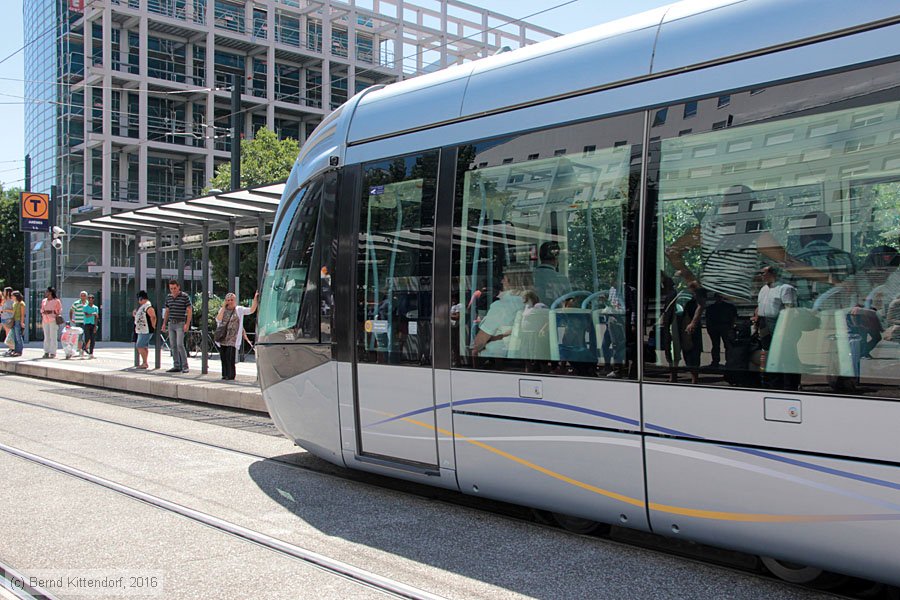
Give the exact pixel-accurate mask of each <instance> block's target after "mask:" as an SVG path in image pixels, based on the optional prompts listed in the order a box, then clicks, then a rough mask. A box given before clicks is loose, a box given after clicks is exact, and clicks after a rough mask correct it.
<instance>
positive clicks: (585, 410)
mask: <svg viewBox="0 0 900 600" xmlns="http://www.w3.org/2000/svg"><path fill="white" fill-rule="evenodd" d="M486 403H509V404H533V405H536V406H549V407H552V408H559V409H562V410H569V411H574V412H579V413H583V414H587V415H592V416H595V417H601V418H604V419H610V420H612V421H618V422H620V423H625V424H628V425H634V426H636V427H637V426H639V425H640V423H639V422H638V421H636V420H634V419H629V418H627V417H621V416H619V415H614V414H612V413H607V412H602V411H599V410H591V409H589V408H583V407H580V406H573V405H571V404H563V403H561V402H552V401H550V400H534V399H530V398H512V397H498V398H469V399H467V400H459V401H457V402H446V403H444V404H438V405H435V406H433V407H431V406H428V407H426V408H420V409H417V410H414V411H410V412H408V413H404V414H402V415H397V416H395V417H390V418H388V419H383V420H381V421H377V422H375V423H370V424H369V425H366V427H374V426H376V425H382V424H384V423H389V422H391V421H397V420H400V419H405V418H407V417H412V416H415V415H420V414H422V413H426V412H430V411H432V410H441V409H444V408H449V407H451V406H453V407H457V406H466V405H471V404H486ZM645 427H646V428H647V429H648V430H652V431H656V432H658V433H663V434H666V435H676V436H679V437H684V438H688V439H692V440H703V441H705V440H706V438H704V437H701V436H697V435H693V434H690V433H687V432H685V431H679V430H677V429H671V428H669V427H663V426H661V425H654V424H652V423H646V424H645ZM717 445H718V446H719V447H720V448H724V449H726V450H731V451H733V452H740V453H743V454H750V455H752V456H756V457H759V458H764V459H767V460H773V461H776V462H780V463H784V464H788V465H793V466H795V467H802V468H805V469H810V470H813V471H818V472H820V473H825V474H828V475H834V476H836V477H843V478H845V479H853V480H855V481H860V482H862V483H869V484H872V485H877V486H881V487H886V488H888V489H892V490H900V483H895V482H893V481H885V480H883V479H877V478H874V477H868V476H866V475H859V474H857V473H851V472H850V471H842V470H840V469H833V468H831V467H823V466H821V465H817V464H814V463H810V462H806V461H802V460H797V459H795V458H787V457H784V456H779V455H777V454H773V453H771V452H766V451H764V450H755V449H752V448H741V447H739V446H732V445H729V444H717Z"/></svg>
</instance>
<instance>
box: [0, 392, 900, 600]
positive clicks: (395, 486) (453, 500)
mask: <svg viewBox="0 0 900 600" xmlns="http://www.w3.org/2000/svg"><path fill="white" fill-rule="evenodd" d="M76 389H79V390H80V388H76ZM47 391H52V392H53V393H56V394H63V395H66V391H67V390H66V389H64V388H63V389H57V388H53V389H52V390H49V389H48V390H47ZM97 392H98V391H97V390H91V393H90V395H83V396H82V395H81V394H69V395H74V396H75V397H80V398H84V399H91V400H99V401H101V402H105V403H109V404H115V405H119V406H127V407H129V408H133V409H138V410H141V409H142V405H143V410H150V411H152V412H165V413H166V414H171V415H174V416H180V417H182V418H188V419H192V420H199V421H204V422H210V421H213V422H215V421H216V420H219V421H223V422H229V421H230V422H232V426H234V422H237V424H238V427H237V428H243V427H241V426H240V424H241V423H244V424H246V425H247V426H250V427H252V428H253V429H256V430H258V429H260V428H261V424H260V417H258V416H256V415H249V414H246V413H241V412H238V411H230V410H227V409H220V408H206V407H203V406H199V405H194V404H185V403H183V402H175V401H169V400H161V399H155V398H154V399H147V398H143V397H140V396H135V395H132V394H127V393H122V392H106V393H105V394H103V397H102V398H100V397H98V395H97ZM111 400H112V401H111ZM116 400H121V403H120V402H117V401H116ZM0 401H6V402H11V403H16V404H20V405H25V406H30V407H33V408H38V409H43V410H47V411H52V412H56V413H60V414H65V415H68V416H73V417H78V418H82V419H87V420H91V421H95V422H100V423H104V424H109V425H114V426H118V427H124V428H127V429H131V430H134V431H139V432H142V433H147V434H151V435H156V436H161V437H165V438H168V439H172V440H178V441H181V442H186V443H190V444H195V445H199V446H203V447H206V448H211V449H214V450H218V451H221V452H227V453H232V454H237V455H241V456H245V457H249V458H253V459H258V460H265V461H268V462H269V463H275V464H277V465H279V466H281V467H284V468H288V469H296V470H300V471H303V472H306V473H315V474H317V475H320V476H325V477H333V478H336V479H341V480H351V481H354V482H356V483H360V484H364V485H370V486H375V487H378V488H382V489H391V490H394V491H399V492H402V493H407V494H412V495H415V496H419V497H423V498H427V499H429V500H431V501H438V502H445V503H448V504H452V505H455V506H465V507H467V508H472V509H475V510H479V511H485V512H489V513H492V514H495V515H499V516H502V517H504V518H508V519H513V520H516V521H525V522H528V523H530V524H532V525H534V526H537V527H549V528H553V529H560V528H566V529H568V530H569V532H570V534H572V535H581V536H589V537H596V538H601V539H603V540H604V541H605V542H608V543H614V544H623V545H626V546H637V547H641V548H645V549H651V550H655V551H658V552H662V553H666V554H671V555H676V556H679V557H681V558H686V559H689V560H693V561H696V562H700V563H704V564H715V565H717V566H718V567H721V568H726V569H730V570H734V571H737V572H740V573H743V574H750V575H753V576H756V577H760V578H762V579H766V580H771V579H773V577H771V576H770V575H768V574H767V573H765V572H764V570H763V569H762V567H761V565H760V563H759V559H758V558H757V557H755V556H752V555H747V554H743V553H740V552H733V551H728V550H723V549H720V548H713V547H708V546H703V545H699V544H695V543H691V542H679V541H677V540H672V539H670V538H665V537H662V536H658V535H655V534H649V533H644V532H638V531H635V530H631V529H625V528H620V527H615V526H609V527H599V528H598V527H590V526H589V522H588V523H585V522H583V521H581V520H573V521H572V522H563V523H562V525H560V522H559V520H558V519H556V518H555V517H554V516H553V515H552V514H550V513H546V512H543V511H535V510H531V509H528V508H525V507H522V506H518V505H514V504H508V503H504V502H497V501H492V500H487V499H484V498H476V497H473V496H468V495H465V494H462V493H459V492H452V491H448V490H443V489H439V488H433V487H429V486H422V485H418V484H415V483H410V482H405V481H401V480H396V479H392V478H387V477H382V476H379V475H374V474H370V473H364V472H360V471H351V470H344V469H340V468H338V467H334V466H333V465H331V464H329V463H327V462H325V461H322V460H320V459H317V458H314V457H311V456H308V455H304V457H305V458H309V459H310V460H307V461H306V464H300V463H298V462H296V461H295V460H290V459H285V458H282V457H271V456H267V455H264V454H260V453H256V452H251V451H247V450H242V449H237V448H233V447H229V446H225V445H221V444H215V443H211V442H208V441H204V440H198V439H194V438H191V437H188V436H184V435H179V434H174V433H170V432H166V431H160V430H158V429H153V428H148V427H142V426H138V425H132V424H129V423H122V422H120V421H116V420H113V419H108V418H104V417H98V416H95V415H90V414H85V413H82V412H79V411H76V410H70V409H64V408H59V407H55V406H48V405H46V404H43V403H40V402H33V401H29V400H22V399H18V398H12V397H10V396H6V395H0ZM161 402H162V404H161ZM167 408H172V409H173V410H171V411H166V410H164V409H167ZM229 414H231V415H232V416H231V417H228V415H229ZM223 415H224V416H223ZM224 426H229V425H224ZM271 428H272V429H273V430H274V426H271ZM257 433H262V432H260V431H257ZM0 451H4V452H7V453H10V454H16V453H17V452H18V453H21V454H16V455H17V456H19V457H20V458H23V459H26V460H32V458H31V457H26V456H23V455H22V454H25V455H27V454H29V453H27V452H25V451H23V450H18V449H12V448H11V447H7V446H4V445H3V444H0ZM34 459H35V460H33V462H40V461H47V462H48V463H54V461H49V459H43V458H42V457H36V456H35V457H34ZM40 464H43V463H40ZM44 466H46V467H48V468H53V469H55V470H58V471H61V472H65V473H67V474H69V475H72V476H74V477H78V478H80V479H84V480H87V481H91V479H89V478H95V479H96V480H97V481H91V482H92V483H95V484H97V485H102V486H104V487H108V486H113V487H110V488H109V489H114V490H115V491H118V492H120V493H123V494H124V495H126V496H131V497H133V498H136V499H140V500H143V501H145V502H149V503H150V504H153V505H155V506H158V507H159V508H162V509H164V510H172V511H173V512H177V511H178V510H185V511H188V514H185V515H183V516H187V517H188V518H194V517H196V519H195V520H198V521H199V522H204V521H202V520H201V519H204V518H209V519H211V520H212V523H205V522H204V523H205V524H209V525H210V526H212V527H215V528H217V529H220V530H222V531H225V532H228V533H233V534H234V535H237V536H238V537H242V538H244V539H247V540H248V541H254V542H255V543H260V544H261V545H263V546H265V547H267V548H270V549H272V550H273V551H278V552H282V551H283V550H285V549H287V550H288V552H287V554H288V555H290V556H293V557H294V558H298V559H300V560H304V561H305V562H309V563H310V564H316V565H317V563H316V560H318V558H319V557H320V556H321V555H317V554H316V553H314V552H311V551H307V550H304V549H302V548H299V547H296V546H293V545H291V544H286V543H285V542H280V541H279V540H275V539H274V538H269V540H268V541H271V543H272V545H271V546H270V545H269V544H268V543H267V540H266V538H268V536H265V534H261V533H259V532H253V531H252V530H249V529H247V530H246V531H243V530H245V528H242V527H240V526H237V525H234V524H229V523H228V522H226V521H221V520H220V519H217V518H216V517H212V516H210V515H204V514H203V513H199V512H197V511H192V509H190V508H187V507H181V506H179V505H175V504H174V503H170V502H168V501H166V500H164V499H162V498H156V497H151V498H149V499H145V498H142V497H139V496H140V495H142V494H144V493H143V492H141V491H140V490H134V489H132V488H127V486H121V485H120V484H117V483H115V482H111V481H108V480H104V479H103V478H100V477H97V476H95V475H91V474H89V473H85V472H83V471H80V470H79V469H76V468H74V467H69V466H67V465H62V464H61V463H54V464H53V465H52V466H51V465H50V464H44ZM69 471H71V472H69ZM107 484H108V485H107ZM116 486H118V487H121V488H123V489H121V490H120V489H115V487H116ZM157 501H158V502H159V504H157ZM169 505H172V506H169ZM192 512H194V513H197V514H196V515H193V516H192V515H191V513H192ZM179 514H181V513H179ZM216 521H221V523H219V525H221V527H219V526H217V525H216ZM231 526H234V527H236V528H239V529H238V532H234V531H229V529H228V528H229V527H231ZM563 526H565V527H563ZM245 533H246V535H244V534H245ZM254 535H259V536H262V537H261V538H260V539H261V540H263V541H262V542H260V541H257V540H255V539H252V536H254ZM282 545H283V546H282ZM290 552H297V555H296V556H295V555H293V554H290ZM304 553H310V554H309V555H308V556H307V558H308V559H309V560H307V558H304ZM322 559H323V560H324V561H328V560H330V559H328V557H322ZM338 562H340V561H338ZM341 564H346V563H341ZM317 566H320V568H323V569H326V570H328V567H327V566H322V565H317ZM347 566H348V567H351V568H355V567H352V566H351V565H347ZM330 572H335V574H341V573H338V572H337V571H330ZM365 573H367V572H364V573H363V577H365ZM341 575H342V576H346V577H348V578H349V579H353V580H356V579H354V577H352V576H350V575H343V574H341ZM372 575H373V576H374V577H375V580H374V581H375V583H374V584H368V583H367V582H365V581H363V580H362V579H359V580H358V582H360V583H361V584H363V585H372V587H374V588H376V589H380V590H382V591H384V592H385V593H390V594H392V595H394V596H395V597H403V598H416V597H431V598H434V597H436V596H412V595H404V594H405V593H407V592H409V593H416V591H417V590H416V589H415V588H412V590H405V591H404V590H403V589H401V590H400V592H401V593H397V592H395V591H389V590H387V589H383V588H380V587H378V585H377V579H378V578H379V576H377V575H375V574H372ZM781 583H783V584H784V585H785V586H789V587H798V588H802V589H809V587H807V586H802V585H796V584H791V583H789V582H781ZM401 585H402V584H401ZM818 591H821V592H822V593H823V594H824V595H826V596H830V597H833V598H850V599H868V600H900V593H898V590H897V589H896V588H892V587H889V586H886V585H883V584H880V583H877V582H870V581H865V580H858V579H852V578H845V579H842V580H841V581H840V582H837V581H836V583H835V587H834V589H828V590H821V589H820V590H818ZM418 592H422V591H421V590H418ZM422 593H426V594H427V592H422Z"/></svg>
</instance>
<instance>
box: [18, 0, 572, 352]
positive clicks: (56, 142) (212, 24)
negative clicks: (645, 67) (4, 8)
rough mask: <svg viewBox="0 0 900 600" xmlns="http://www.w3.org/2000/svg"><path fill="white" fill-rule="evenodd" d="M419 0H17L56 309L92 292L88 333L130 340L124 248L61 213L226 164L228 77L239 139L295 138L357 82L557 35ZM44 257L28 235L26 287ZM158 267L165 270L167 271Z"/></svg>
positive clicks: (135, 284) (126, 244)
mask: <svg viewBox="0 0 900 600" xmlns="http://www.w3.org/2000/svg"><path fill="white" fill-rule="evenodd" d="M424 4H427V6H419V5H417V4H416V3H414V2H410V1H407V0H402V1H401V0H380V2H376V3H374V4H372V5H371V9H370V8H365V7H362V6H359V5H357V4H356V3H352V2H343V1H340V0H315V1H313V0H243V1H235V0H88V2H87V3H86V7H85V10H84V12H83V13H82V12H74V11H71V10H69V7H68V5H69V3H68V2H67V0H24V26H25V42H26V48H25V53H26V73H25V78H26V79H27V80H28V83H27V84H26V90H27V96H28V98H29V99H34V100H35V101H34V102H31V103H29V104H28V105H27V107H28V108H27V109H26V117H25V118H26V127H25V130H26V131H25V133H26V153H28V154H30V155H31V158H32V181H31V189H32V191H37V192H45V193H49V192H50V190H51V186H55V193H56V196H55V206H56V209H57V210H56V222H57V224H58V225H59V226H61V227H63V228H64V229H66V231H67V237H66V240H65V243H64V245H63V248H62V250H60V251H58V256H57V259H58V260H57V265H58V269H57V273H56V282H57V284H58V285H57V287H58V288H59V293H60V296H61V297H62V299H63V302H64V304H66V305H68V304H69V303H70V302H71V301H73V300H74V299H75V298H76V297H77V296H78V293H79V292H80V291H81V290H86V291H88V292H90V293H92V294H94V295H95V296H97V297H98V298H99V299H100V303H101V306H102V309H103V310H102V312H101V328H100V329H101V335H102V337H103V339H130V321H129V319H123V318H121V315H122V314H130V310H131V299H132V298H133V294H134V292H135V291H136V289H140V288H141V287H146V285H147V282H146V278H142V281H134V277H133V274H134V264H133V261H134V258H133V257H134V255H135V252H134V247H133V243H134V242H133V240H132V239H130V238H125V237H123V236H119V235H116V234H112V233H106V232H104V233H99V232H92V231H88V230H85V229H81V228H78V227H77V226H72V225H71V223H72V221H73V217H77V218H82V217H84V216H100V215H102V214H110V213H115V212H119V211H121V210H130V209H133V208H136V207H138V206H140V205H146V204H153V203H165V202H172V201H177V200H185V199H188V198H192V197H194V196H197V195H199V194H200V193H201V190H202V189H203V188H204V187H205V186H206V185H207V183H208V182H209V180H210V179H211V177H212V176H213V175H214V173H215V171H216V169H217V168H218V167H219V166H220V165H222V164H223V163H225V162H227V161H228V160H229V159H230V150H231V138H230V135H229V131H230V129H229V128H230V126H231V123H230V121H231V119H230V114H231V105H230V87H231V85H232V80H233V77H235V76H236V77H237V79H238V81H239V82H240V83H239V85H240V87H241V92H242V95H241V110H242V112H243V116H244V119H243V123H242V126H243V131H242V136H243V137H245V138H251V137H253V135H254V133H255V132H256V131H258V130H259V128H261V127H267V128H269V129H271V130H273V131H275V132H276V133H277V134H278V136H279V137H281V138H293V139H296V140H298V141H299V142H301V143H302V142H303V141H304V140H305V139H306V137H307V135H309V133H311V132H312V130H313V129H314V128H315V127H316V125H318V123H319V122H321V120H322V119H323V118H324V117H325V116H326V115H327V114H328V113H329V112H330V111H331V110H333V109H334V108H336V107H337V106H339V105H340V104H341V103H343V102H344V101H346V100H347V98H348V97H349V96H350V95H352V94H353V93H356V92H358V91H360V90H362V89H365V88H366V87H369V86H372V85H380V84H387V83H392V82H394V81H398V80H400V79H404V78H408V77H412V76H415V75H417V74H420V73H423V72H427V71H432V70H434V69H436V68H441V67H444V66H449V65H452V64H456V63H461V62H465V61H468V60H472V59H476V58H480V57H483V56H487V55H490V54H493V53H494V52H495V51H496V50H497V48H500V47H502V46H511V47H516V46H522V45H526V44H530V43H533V42H536V41H541V40H543V39H547V38H549V37H553V36H555V35H556V33H555V32H553V31H549V30H546V29H542V28H539V27H533V26H531V25H529V24H527V23H522V22H515V23H511V21H513V19H511V18H507V17H503V16H502V15H498V14H496V13H492V12H489V11H485V10H482V9H478V8H475V7H473V6H471V5H468V4H464V3H461V2H456V1H455V0H442V1H441V2H437V3H435V2H431V3H423V5H424ZM435 32H439V33H440V34H439V35H435ZM451 32H452V33H451ZM458 32H465V33H466V35H457V34H458ZM473 32H478V35H475V34H473ZM51 252H57V251H56V250H53V249H51V247H50V244H49V239H48V238H47V236H46V235H35V236H33V237H32V252H31V273H32V277H31V289H32V290H41V289H43V288H45V287H46V286H47V285H49V283H50V281H52V278H51ZM144 260H146V259H144ZM151 261H152V258H151ZM170 262H172V261H169V262H167V263H166V264H165V265H164V268H163V275H164V277H165V278H166V279H168V278H169V277H170V276H173V275H174V274H175V273H176V268H175V267H176V265H175V264H174V263H172V264H169V263H170ZM145 266H147V265H145ZM194 271H196V272H197V276H198V277H199V271H200V269H199V266H198V268H197V269H194ZM142 272H143V273H145V274H146V273H148V272H149V271H148V270H147V269H146V268H144V269H142ZM189 272H190V271H189ZM188 287H190V282H188Z"/></svg>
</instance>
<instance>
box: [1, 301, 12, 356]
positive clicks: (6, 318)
mask: <svg viewBox="0 0 900 600" xmlns="http://www.w3.org/2000/svg"><path fill="white" fill-rule="evenodd" d="M15 302H16V301H15V299H14V298H13V289H12V288H11V287H8V288H4V289H3V299H2V305H0V324H2V326H3V331H4V332H5V333H6V338H5V340H6V347H7V351H6V355H7V356H8V355H10V354H12V353H13V352H14V348H15V347H16V345H15V342H14V341H13V331H12V330H13V304H15Z"/></svg>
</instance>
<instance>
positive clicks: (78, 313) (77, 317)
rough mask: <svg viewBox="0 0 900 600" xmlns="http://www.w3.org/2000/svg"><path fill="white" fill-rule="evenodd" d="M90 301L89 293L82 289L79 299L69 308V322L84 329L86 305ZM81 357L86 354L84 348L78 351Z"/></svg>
mask: <svg viewBox="0 0 900 600" xmlns="http://www.w3.org/2000/svg"><path fill="white" fill-rule="evenodd" d="M87 303H88V293H87V292H84V291H82V292H81V294H79V299H78V300H76V301H75V302H73V303H72V308H70V309H69V322H70V323H72V325H74V326H75V327H80V328H82V329H84V307H85V306H87ZM78 356H79V358H81V357H83V356H84V348H83V347H82V348H81V350H80V351H79V352H78Z"/></svg>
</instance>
